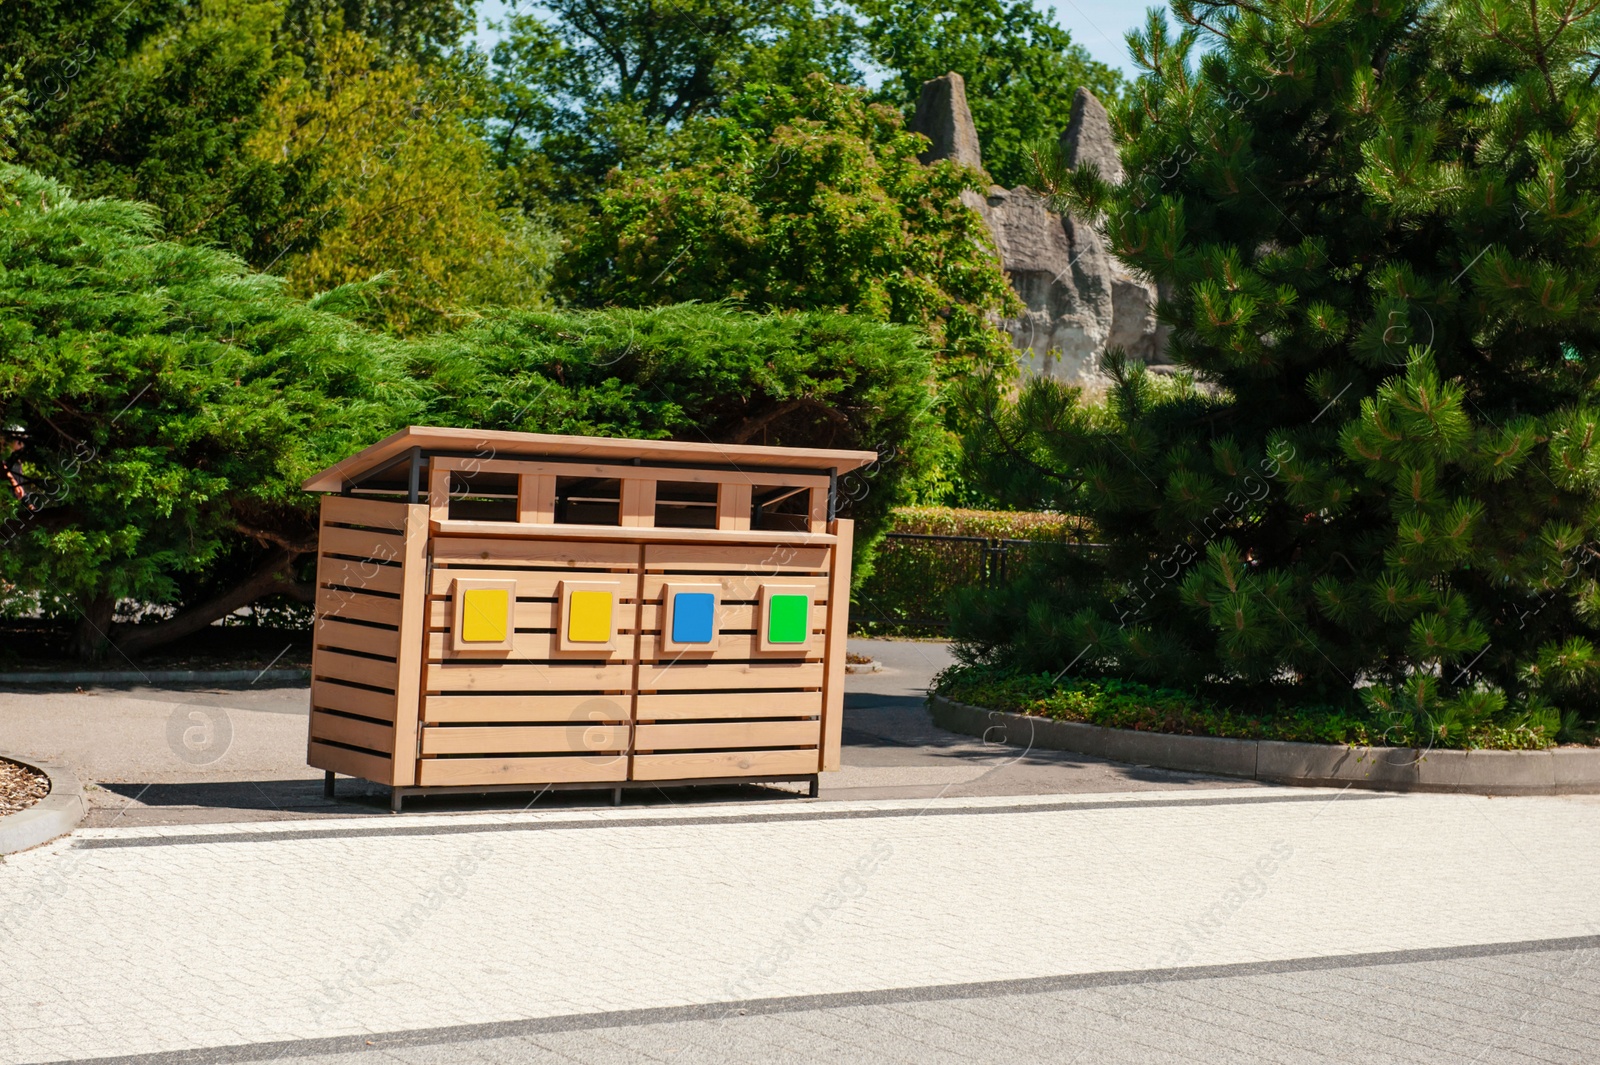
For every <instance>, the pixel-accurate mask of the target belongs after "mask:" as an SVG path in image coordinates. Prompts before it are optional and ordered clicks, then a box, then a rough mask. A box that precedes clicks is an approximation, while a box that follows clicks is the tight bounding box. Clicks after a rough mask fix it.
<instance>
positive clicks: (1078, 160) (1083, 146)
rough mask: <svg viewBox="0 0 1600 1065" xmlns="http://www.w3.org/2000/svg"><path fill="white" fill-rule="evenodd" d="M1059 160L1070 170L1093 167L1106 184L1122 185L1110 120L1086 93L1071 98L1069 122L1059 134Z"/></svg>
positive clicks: (1083, 90) (1089, 94)
mask: <svg viewBox="0 0 1600 1065" xmlns="http://www.w3.org/2000/svg"><path fill="white" fill-rule="evenodd" d="M1061 157H1062V159H1063V160H1064V161H1065V162H1066V164H1067V165H1068V166H1070V167H1072V169H1074V170H1077V169H1079V168H1080V167H1083V166H1086V165H1087V166H1093V167H1094V168H1095V169H1096V170H1098V171H1099V172H1100V176H1101V177H1103V178H1105V179H1106V180H1107V181H1109V182H1111V183H1112V184H1115V185H1120V184H1122V177H1123V174H1122V159H1121V157H1120V156H1119V155H1118V154H1117V139H1116V137H1114V136H1112V133H1111V118H1110V116H1109V115H1107V114H1106V109H1105V107H1103V106H1102V105H1101V103H1100V101H1099V100H1097V99H1095V95H1094V93H1092V92H1090V91H1089V90H1088V89H1081V88H1080V89H1079V90H1078V91H1077V92H1076V93H1074V94H1073V96H1072V118H1071V120H1070V121H1069V122H1068V123H1067V128H1066V131H1065V132H1063V133H1062V134H1061Z"/></svg>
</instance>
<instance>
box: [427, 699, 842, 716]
mask: <svg viewBox="0 0 1600 1065" xmlns="http://www.w3.org/2000/svg"><path fill="white" fill-rule="evenodd" d="M811 694H812V697H813V698H814V699H816V700H817V702H816V706H817V707H820V706H821V705H822V704H821V697H820V696H819V695H817V693H815V692H813V693H811ZM631 701H632V696H628V695H429V696H427V697H425V698H424V699H423V701H422V718H423V720H424V721H426V722H429V723H430V724H432V723H437V722H445V721H587V722H592V723H603V722H607V721H611V722H617V721H627V720H628V719H629V717H630V716H631V714H630V712H629V709H628V707H629V703H630V702H631ZM815 712H816V708H813V710H812V713H815Z"/></svg>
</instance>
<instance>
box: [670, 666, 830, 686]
mask: <svg viewBox="0 0 1600 1065" xmlns="http://www.w3.org/2000/svg"><path fill="white" fill-rule="evenodd" d="M820 687H822V663H821V662H745V663H739V662H705V663H701V662H673V663H671V664H669V665H661V666H640V667H639V688H640V690H641V691H758V690H760V689H763V688H820Z"/></svg>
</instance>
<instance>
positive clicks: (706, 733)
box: [633, 719, 822, 751]
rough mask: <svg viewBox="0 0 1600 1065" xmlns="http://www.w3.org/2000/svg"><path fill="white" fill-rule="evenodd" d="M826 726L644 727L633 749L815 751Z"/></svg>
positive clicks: (771, 723)
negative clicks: (787, 749)
mask: <svg viewBox="0 0 1600 1065" xmlns="http://www.w3.org/2000/svg"><path fill="white" fill-rule="evenodd" d="M821 735H822V722H820V721H817V720H814V719H813V720H810V721H717V722H712V723H708V724H694V725H679V724H673V725H640V726H638V727H637V728H635V729H634V735H633V746H634V749H635V750H640V751H689V750H697V749H727V748H732V747H815V746H816V745H817V740H818V739H819V738H820V737H821Z"/></svg>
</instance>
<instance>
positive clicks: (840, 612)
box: [821, 518, 855, 772]
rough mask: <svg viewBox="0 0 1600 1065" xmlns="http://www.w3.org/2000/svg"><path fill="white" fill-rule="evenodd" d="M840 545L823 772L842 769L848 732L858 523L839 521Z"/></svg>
mask: <svg viewBox="0 0 1600 1065" xmlns="http://www.w3.org/2000/svg"><path fill="white" fill-rule="evenodd" d="M833 531H834V532H835V533H836V534H837V535H838V537H839V542H838V545H837V546H836V547H835V548H834V551H833V559H832V561H831V563H830V566H831V569H830V570H829V575H830V577H831V583H832V587H831V588H830V589H829V591H828V635H827V637H826V641H827V642H826V649H825V651H824V657H825V659H826V662H827V669H826V679H825V680H824V681H823V684H822V692H823V699H822V761H821V765H822V769H823V771H824V772H832V771H834V770H836V769H838V768H839V748H840V743H841V736H842V733H843V729H844V678H845V668H844V665H845V637H846V636H848V635H849V629H850V552H851V549H852V548H853V547H854V545H855V522H854V521H852V520H851V519H849V518H839V519H837V520H835V521H834V523H833Z"/></svg>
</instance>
